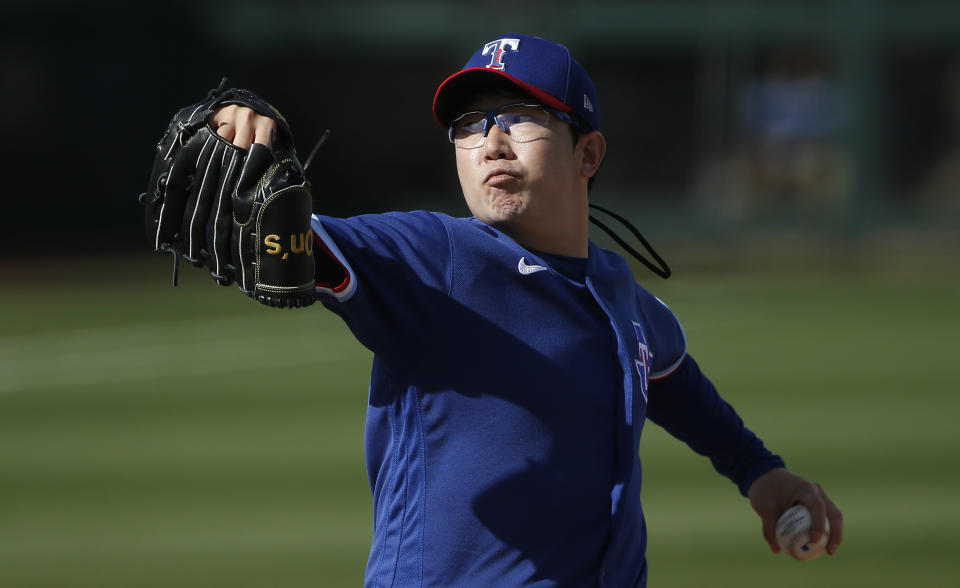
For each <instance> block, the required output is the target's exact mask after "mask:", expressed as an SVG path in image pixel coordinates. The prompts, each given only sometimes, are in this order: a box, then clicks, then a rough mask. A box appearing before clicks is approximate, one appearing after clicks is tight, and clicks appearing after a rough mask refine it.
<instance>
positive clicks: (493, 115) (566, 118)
mask: <svg viewBox="0 0 960 588" xmlns="http://www.w3.org/2000/svg"><path fill="white" fill-rule="evenodd" d="M513 106H531V107H534V108H542V109H543V110H545V111H546V112H547V114H552V115H553V116H555V117H557V119H558V120H560V121H561V122H565V123H567V124H568V125H570V126H572V127H574V128H576V129H580V128H581V127H580V123H579V122H577V120H576V119H575V118H573V117H572V116H570V114H569V113H567V112H564V111H562V110H558V109H556V108H552V107H550V106H547V105H546V104H531V103H529V102H513V103H511V104H504V105H503V106H500V107H498V108H494V109H493V110H471V111H468V112H464V113H462V114H461V115H460V116H458V117H456V118H455V119H453V120H452V121H450V125H449V126H447V139H448V140H449V141H450V142H451V143H452V144H454V145H456V144H457V142H456V139H454V138H453V125H455V124H456V123H457V121H458V120H460V119H461V118H463V117H465V116H467V115H468V114H482V115H483V117H484V118H483V139H484V140H483V141H481V142H480V144H479V145H477V146H476V147H461V149H479V148H480V147H483V145H484V143H485V142H486V138H487V135H489V134H490V130H491V129H492V128H493V126H494V125H496V126H497V127H499V128H500V130H501V131H503V132H504V134H506V135H507V136H508V137H510V140H511V141H514V139H513V137H512V136H511V135H510V127H506V128H504V127H503V125H501V124H500V122H499V121H498V120H497V118H498V117H499V116H500V115H501V114H502V113H503V111H504V110H505V109H507V108H511V107H513ZM491 121H492V122H493V124H492V125H491V124H490V123H491ZM516 142H517V141H514V143H516Z"/></svg>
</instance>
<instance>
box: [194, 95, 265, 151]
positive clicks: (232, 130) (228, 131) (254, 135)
mask: <svg viewBox="0 0 960 588" xmlns="http://www.w3.org/2000/svg"><path fill="white" fill-rule="evenodd" d="M210 126H211V127H213V128H214V129H216V130H217V134H218V135H220V136H221V137H223V138H224V139H226V140H227V141H230V142H231V143H233V144H234V145H235V146H236V147H239V148H240V149H249V148H250V145H252V144H253V143H260V144H261V145H269V144H270V134H271V133H272V132H274V130H275V129H276V128H277V123H276V121H274V120H273V119H272V118H270V117H267V116H263V115H262V114H258V113H257V111H255V110H254V109H252V108H249V107H247V106H240V105H239V104H230V105H227V106H223V107H221V108H219V109H217V110H216V111H215V112H214V113H213V116H211V117H210Z"/></svg>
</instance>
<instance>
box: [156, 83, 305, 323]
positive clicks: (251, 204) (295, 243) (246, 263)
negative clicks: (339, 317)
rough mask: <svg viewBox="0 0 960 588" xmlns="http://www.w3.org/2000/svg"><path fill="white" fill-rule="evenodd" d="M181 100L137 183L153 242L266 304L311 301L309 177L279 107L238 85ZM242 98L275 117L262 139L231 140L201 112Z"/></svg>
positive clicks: (295, 304)
mask: <svg viewBox="0 0 960 588" xmlns="http://www.w3.org/2000/svg"><path fill="white" fill-rule="evenodd" d="M225 82H226V80H224V81H223V82H221V83H220V86H219V87H217V88H215V89H213V90H211V91H210V92H209V93H208V94H207V96H206V98H204V100H203V101H202V102H200V103H199V104H194V105H192V106H188V107H186V108H183V109H181V110H180V111H179V112H177V114H176V115H175V116H174V117H173V120H171V121H170V124H169V126H168V127H167V130H166V132H165V133H164V135H163V137H162V138H161V139H160V142H159V143H157V153H156V158H155V159H154V163H153V171H152V173H151V174H150V184H149V186H148V188H147V192H145V193H144V194H141V196H140V203H141V204H143V205H144V206H145V207H146V229H147V238H148V239H149V241H150V245H151V246H152V247H153V249H154V251H159V252H165V253H166V252H169V253H172V254H173V256H174V260H175V261H174V285H176V281H177V277H176V276H177V261H176V260H177V259H178V258H179V256H181V255H182V256H183V258H184V259H185V260H187V261H188V262H190V263H191V264H193V265H195V266H198V267H199V266H206V267H207V268H208V269H209V270H210V275H211V276H212V277H213V279H214V280H216V281H217V282H218V283H219V284H222V285H224V286H227V285H229V284H231V283H232V282H234V281H236V282H237V284H238V285H239V287H240V289H241V290H242V291H243V292H244V293H245V294H247V295H248V296H251V297H253V298H256V299H257V300H258V301H260V302H262V303H263V304H266V305H268V306H275V307H283V308H290V307H298V306H307V305H309V304H312V303H313V301H314V299H315V298H314V260H313V232H312V231H311V229H310V213H311V211H312V199H311V195H310V184H309V183H308V182H307V181H306V178H305V177H304V173H303V168H302V167H301V165H300V162H299V161H298V160H297V155H296V151H295V149H294V145H293V135H292V133H291V132H290V127H289V125H288V124H287V122H286V120H284V118H283V116H281V114H280V113H279V112H278V111H277V110H276V109H275V108H274V107H273V106H271V105H270V104H268V103H267V102H265V101H264V100H262V99H261V98H259V97H258V96H256V95H255V94H253V93H251V92H248V91H246V90H237V89H227V90H225V89H224V84H225ZM229 104H238V105H241V106H247V107H249V108H252V109H253V110H255V111H256V112H257V113H259V114H261V115H264V116H267V117H270V118H272V119H273V120H274V121H276V123H277V132H275V133H274V134H273V136H272V137H271V143H270V146H269V147H267V146H265V145H262V144H260V143H254V144H253V145H252V146H251V147H250V149H249V150H247V149H240V148H238V147H236V146H235V145H233V144H232V143H230V142H229V141H227V140H225V139H224V138H222V137H220V136H219V135H218V134H217V132H216V130H215V129H213V128H212V127H211V126H210V125H209V123H208V121H209V119H210V116H211V115H212V114H213V112H214V111H215V110H216V109H218V108H220V107H221V106H225V105H229Z"/></svg>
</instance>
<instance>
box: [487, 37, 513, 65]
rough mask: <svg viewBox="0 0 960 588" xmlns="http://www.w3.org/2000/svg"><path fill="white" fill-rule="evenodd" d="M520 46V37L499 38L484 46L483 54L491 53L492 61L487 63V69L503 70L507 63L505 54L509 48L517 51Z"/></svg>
mask: <svg viewBox="0 0 960 588" xmlns="http://www.w3.org/2000/svg"><path fill="white" fill-rule="evenodd" d="M519 47H520V39H497V40H496V41H490V42H489V43H487V44H486V45H484V46H483V53H482V54H481V55H490V63H488V64H487V66H486V67H487V69H498V70H501V71H503V69H504V68H505V67H506V65H505V64H504V63H503V54H504V53H505V52H506V51H507V49H509V50H510V51H512V52H514V53H516V52H517V51H518V50H519Z"/></svg>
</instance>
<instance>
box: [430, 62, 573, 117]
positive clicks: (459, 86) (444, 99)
mask: <svg viewBox="0 0 960 588" xmlns="http://www.w3.org/2000/svg"><path fill="white" fill-rule="evenodd" d="M481 76H482V77H487V76H496V77H495V79H497V80H504V79H505V80H507V81H509V82H511V83H512V84H513V85H515V86H517V87H519V88H520V89H521V90H522V91H523V92H525V93H527V94H529V95H530V96H532V97H534V98H535V99H537V100H538V101H540V102H541V103H543V104H545V105H547V106H549V107H551V108H556V109H557V110H560V111H562V112H570V111H571V110H572V109H571V108H570V107H569V106H567V105H566V104H564V103H563V102H561V101H560V100H558V99H557V98H555V97H554V96H551V95H550V94H547V93H546V92H544V91H543V90H541V89H539V88H537V87H534V86H531V85H530V84H528V83H526V82H523V81H521V80H518V79H517V78H515V77H513V76H511V75H509V74H506V73H504V72H502V71H499V70H495V69H487V68H485V67H470V68H467V69H462V70H460V71H458V72H457V73H455V74H453V75H452V76H450V77H448V78H447V79H445V80H443V82H442V83H441V84H440V86H439V87H437V93H436V94H434V96H433V117H434V118H435V119H436V120H437V122H438V123H440V125H441V126H447V125H449V124H450V121H452V120H453V118H454V117H455V116H456V115H457V114H459V112H457V110H458V107H459V106H460V105H461V103H462V102H463V101H464V100H466V99H467V97H465V96H458V94H460V93H462V91H463V90H464V89H468V88H469V89H470V90H472V91H473V93H472V94H471V95H473V94H475V92H476V90H477V87H476V85H469V84H467V83H466V82H465V80H476V78H478V77H481ZM458 90H460V91H459V92H458ZM455 98H456V99H455Z"/></svg>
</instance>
